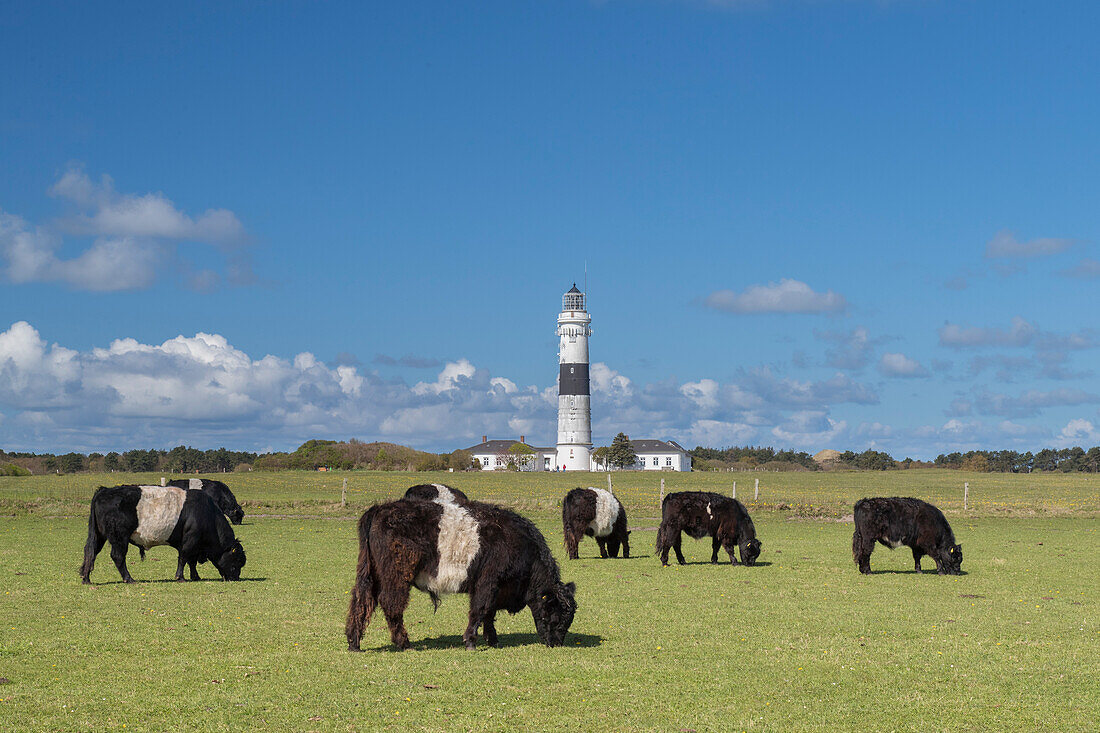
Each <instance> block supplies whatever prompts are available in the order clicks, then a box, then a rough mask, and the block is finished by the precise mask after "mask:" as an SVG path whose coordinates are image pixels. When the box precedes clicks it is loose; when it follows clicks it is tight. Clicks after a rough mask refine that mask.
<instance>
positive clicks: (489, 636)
mask: <svg viewBox="0 0 1100 733" xmlns="http://www.w3.org/2000/svg"><path fill="white" fill-rule="evenodd" d="M496 619H497V612H496V611H489V613H487V614H485V620H484V621H483V622H482V629H483V630H484V631H485V643H486V644H488V645H489V646H491V647H493V648H499V647H500V641H499V640H498V639H497V627H496Z"/></svg>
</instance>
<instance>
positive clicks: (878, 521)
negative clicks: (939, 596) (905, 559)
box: [852, 496, 962, 575]
mask: <svg viewBox="0 0 1100 733" xmlns="http://www.w3.org/2000/svg"><path fill="white" fill-rule="evenodd" d="M855 524H856V529H855V532H854V533H853V534H852V558H853V559H854V560H855V562H856V564H857V565H859V572H861V573H865V574H866V573H870V572H871V552H872V551H873V550H874V549H875V543H876V542H881V543H882V544H883V545H885V546H886V547H889V548H890V549H894V548H895V547H900V546H901V545H906V546H908V547H909V548H910V549H911V550H912V551H913V565H914V567H915V569H916V571H917V572H918V573H919V572H921V569H920V559H921V557H923V556H924V555H928V556H929V557H930V558H932V560H934V561H935V563H936V572H938V573H939V574H940V575H958V574H959V573H960V572H961V571H962V545H956V544H955V534H954V533H953V532H952V531H951V525H950V524H948V523H947V518H946V517H944V516H943V512H941V511H940V510H939V509H937V508H936V507H934V506H932V505H931V504H929V503H928V502H926V501H921V500H920V499H911V498H903V497H898V496H894V497H889V498H887V497H876V498H873V499H860V500H859V501H857V502H856V506H855Z"/></svg>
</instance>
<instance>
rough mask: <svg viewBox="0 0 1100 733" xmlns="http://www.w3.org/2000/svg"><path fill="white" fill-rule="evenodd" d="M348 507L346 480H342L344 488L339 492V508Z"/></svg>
mask: <svg viewBox="0 0 1100 733" xmlns="http://www.w3.org/2000/svg"><path fill="white" fill-rule="evenodd" d="M347 505H348V480H347V477H345V478H344V488H343V489H341V490H340V506H347Z"/></svg>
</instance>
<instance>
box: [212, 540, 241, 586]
mask: <svg viewBox="0 0 1100 733" xmlns="http://www.w3.org/2000/svg"><path fill="white" fill-rule="evenodd" d="M211 562H212V563H214V567H216V568H217V569H218V572H219V573H221V574H222V580H240V579H241V568H243V567H244V563H245V557H244V548H243V547H241V543H240V541H239V540H233V542H231V543H230V545H229V546H228V547H226V548H225V551H224V552H222V554H221V557H219V558H218V559H217V560H216V561H215V560H213V559H212V560H211Z"/></svg>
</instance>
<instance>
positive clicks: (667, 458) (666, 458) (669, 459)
mask: <svg viewBox="0 0 1100 733" xmlns="http://www.w3.org/2000/svg"><path fill="white" fill-rule="evenodd" d="M665 465H666V466H671V465H672V456H666V457H665Z"/></svg>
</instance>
